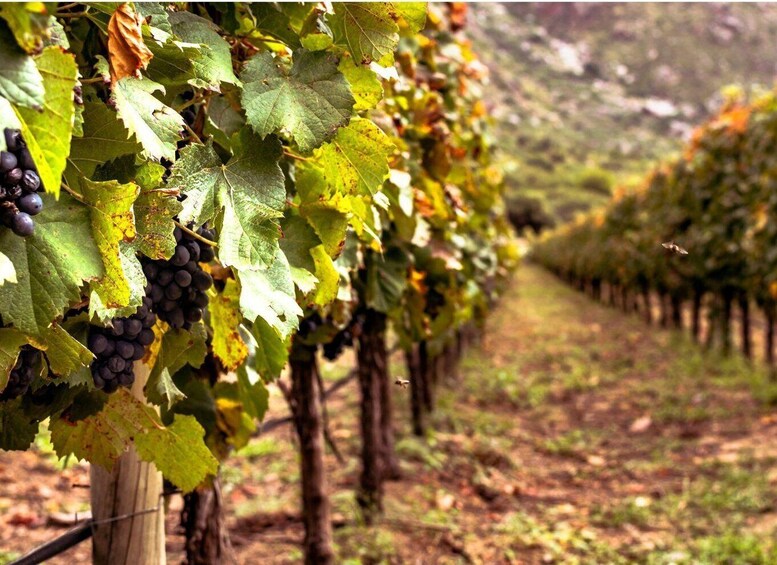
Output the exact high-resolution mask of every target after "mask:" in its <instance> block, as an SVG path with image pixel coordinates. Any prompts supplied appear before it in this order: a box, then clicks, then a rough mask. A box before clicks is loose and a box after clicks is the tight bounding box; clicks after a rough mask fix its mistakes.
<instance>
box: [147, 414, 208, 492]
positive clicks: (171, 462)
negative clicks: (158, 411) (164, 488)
mask: <svg viewBox="0 0 777 565" xmlns="http://www.w3.org/2000/svg"><path fill="white" fill-rule="evenodd" d="M135 448H136V449H137V451H138V455H140V458H141V459H144V460H146V461H151V462H153V463H154V465H156V468H157V469H159V470H160V471H162V474H163V475H164V477H165V478H166V479H167V480H169V481H170V482H171V483H173V484H174V485H175V486H177V487H178V488H180V489H181V490H182V491H183V492H189V491H192V490H194V489H195V488H196V487H197V485H199V484H200V483H202V482H203V481H204V480H205V479H206V478H207V476H208V475H215V474H216V473H217V472H218V467H219V463H218V461H217V460H216V458H215V457H213V454H212V453H211V452H210V450H209V449H208V446H206V445H205V430H203V429H202V426H200V424H199V423H198V422H197V418H195V417H194V416H186V415H183V414H176V415H175V418H174V420H173V423H172V424H170V425H169V426H167V427H164V428H163V427H150V428H148V431H147V432H146V433H144V434H141V435H139V436H137V437H136V438H135Z"/></svg>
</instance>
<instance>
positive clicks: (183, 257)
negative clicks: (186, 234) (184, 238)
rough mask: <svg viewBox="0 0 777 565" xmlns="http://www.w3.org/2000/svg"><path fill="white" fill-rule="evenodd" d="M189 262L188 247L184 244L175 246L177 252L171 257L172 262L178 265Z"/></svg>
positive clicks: (181, 265)
mask: <svg viewBox="0 0 777 565" xmlns="http://www.w3.org/2000/svg"><path fill="white" fill-rule="evenodd" d="M188 262H189V250H188V249H186V247H184V246H183V245H178V247H176V248H175V253H174V254H173V256H172V257H171V258H170V263H172V264H173V265H175V266H176V267H183V266H184V265H186V263H188Z"/></svg>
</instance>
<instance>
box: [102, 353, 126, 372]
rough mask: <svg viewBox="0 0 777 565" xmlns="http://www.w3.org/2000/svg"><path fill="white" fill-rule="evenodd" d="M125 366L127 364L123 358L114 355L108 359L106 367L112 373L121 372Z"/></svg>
mask: <svg viewBox="0 0 777 565" xmlns="http://www.w3.org/2000/svg"><path fill="white" fill-rule="evenodd" d="M126 366H127V364H126V363H125V362H124V359H122V358H121V356H119V355H114V356H113V357H111V358H110V359H108V365H107V367H108V368H109V369H110V370H111V371H113V372H114V373H121V372H122V371H123V370H124V367H126Z"/></svg>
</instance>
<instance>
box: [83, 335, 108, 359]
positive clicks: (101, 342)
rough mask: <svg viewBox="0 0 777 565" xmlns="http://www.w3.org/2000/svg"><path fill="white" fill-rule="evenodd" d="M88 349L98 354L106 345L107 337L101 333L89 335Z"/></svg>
mask: <svg viewBox="0 0 777 565" xmlns="http://www.w3.org/2000/svg"><path fill="white" fill-rule="evenodd" d="M88 345H89V351H91V352H92V353H94V354H95V355H99V354H100V353H102V352H103V351H105V348H106V347H108V338H106V337H105V336H104V335H102V334H92V335H90V336H89V342H88Z"/></svg>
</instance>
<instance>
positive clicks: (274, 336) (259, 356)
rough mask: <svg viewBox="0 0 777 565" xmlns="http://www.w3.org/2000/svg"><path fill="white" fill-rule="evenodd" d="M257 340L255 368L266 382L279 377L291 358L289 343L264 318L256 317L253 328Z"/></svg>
mask: <svg viewBox="0 0 777 565" xmlns="http://www.w3.org/2000/svg"><path fill="white" fill-rule="evenodd" d="M251 329H252V335H253V337H254V339H255V340H256V344H255V347H254V369H255V370H256V372H257V373H259V374H260V375H261V376H262V379H263V380H264V381H265V382H270V381H273V380H275V379H277V378H278V377H279V376H280V375H281V371H282V370H283V368H284V367H285V366H286V361H288V359H289V349H288V347H287V346H288V343H287V342H286V341H285V340H283V339H281V337H280V335H278V332H277V331H275V330H274V329H273V328H272V327H271V326H270V324H268V323H267V322H265V321H264V320H263V319H262V318H256V320H255V321H254V325H253V327H252V328H251Z"/></svg>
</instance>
